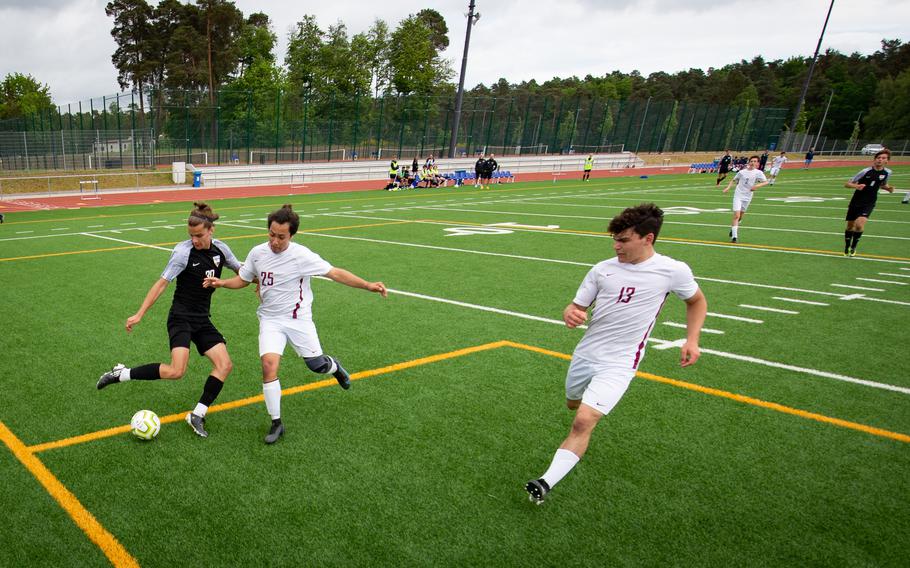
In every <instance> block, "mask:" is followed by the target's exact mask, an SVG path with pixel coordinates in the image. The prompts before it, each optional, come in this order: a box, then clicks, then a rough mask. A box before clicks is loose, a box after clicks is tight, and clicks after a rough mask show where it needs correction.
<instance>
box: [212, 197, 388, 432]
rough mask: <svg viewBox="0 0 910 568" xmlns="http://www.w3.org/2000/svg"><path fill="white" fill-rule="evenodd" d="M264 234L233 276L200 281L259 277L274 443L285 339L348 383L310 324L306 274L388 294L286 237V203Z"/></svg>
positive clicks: (291, 228)
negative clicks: (267, 237)
mask: <svg viewBox="0 0 910 568" xmlns="http://www.w3.org/2000/svg"><path fill="white" fill-rule="evenodd" d="M268 226H269V240H268V242H267V243H262V244H261V245H257V246H255V247H253V249H252V250H251V251H250V254H249V255H248V256H247V258H246V261H245V262H244V264H243V266H242V267H241V269H240V272H239V274H238V275H237V276H235V277H233V278H231V279H230V280H221V279H220V278H206V279H205V284H204V286H205V287H212V288H221V287H225V288H234V289H236V288H243V287H245V286H248V285H249V284H250V283H251V282H253V281H258V283H259V295H260V297H261V299H262V303H261V304H260V306H259V308H258V309H257V311H256V313H257V314H258V315H259V357H260V358H261V360H262V383H263V384H262V393H263V396H264V397H265V406H266V410H268V413H269V415H270V416H271V418H272V426H271V429H270V430H269V433H268V435H266V437H265V442H266V443H267V444H273V443H275V442H277V441H278V439H279V438H280V437H281V436H282V435H284V424H283V423H282V422H281V384H280V383H279V382H278V367H279V365H280V363H281V356H282V355H283V354H284V348H285V346H286V344H287V342H288V341H290V342H291V346H292V347H293V348H294V351H296V352H297V354H298V355H299V356H300V357H303V360H304V362H305V363H306V365H307V367H309V369H310V370H311V371H313V372H316V373H320V374H330V373H331V374H332V375H333V376H334V377H335V379H337V380H338V384H340V385H341V387H342V388H344V389H348V388H350V386H351V378H350V375H348V373H347V371H345V369H344V367H342V366H341V364H340V363H339V362H338V360H337V359H335V358H334V357H330V356H327V355H324V354H323V352H322V347H321V346H320V345H319V336H318V334H317V333H316V326H315V325H314V324H313V312H312V309H311V306H312V304H313V291H312V289H311V288H310V278H311V277H313V276H325V277H326V278H329V279H331V280H334V281H335V282H340V283H341V284H345V285H347V286H350V287H352V288H363V289H364V290H368V291H370V292H377V293H379V294H381V295H382V297H383V298H384V297H386V296H387V292H386V287H385V284H383V283H382V282H367V281H366V280H364V279H362V278H360V277H359V276H355V275H354V274H351V273H350V272H348V271H347V270H344V269H342V268H337V267H333V266H332V265H331V264H329V263H328V262H326V261H325V260H323V259H322V258H321V257H320V256H319V255H318V254H316V253H314V252H313V251H311V250H310V249H308V248H307V247H305V246H303V245H299V244H297V243H293V242H291V239H292V238H293V237H294V235H295V234H296V233H297V229H298V227H299V226H300V217H298V216H297V214H296V213H294V211H293V208H292V207H291V205H285V206H283V207H282V208H281V209H278V210H277V211H274V212H273V213H272V214H271V215H269V217H268Z"/></svg>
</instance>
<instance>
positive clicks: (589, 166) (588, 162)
mask: <svg viewBox="0 0 910 568" xmlns="http://www.w3.org/2000/svg"><path fill="white" fill-rule="evenodd" d="M593 169H594V154H588V157H587V158H585V175H583V176H582V178H581V179H582V180H583V181H588V180H589V179H591V170H593Z"/></svg>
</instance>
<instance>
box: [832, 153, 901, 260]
mask: <svg viewBox="0 0 910 568" xmlns="http://www.w3.org/2000/svg"><path fill="white" fill-rule="evenodd" d="M890 159H891V150H889V149H887V148H884V149H882V150H879V151H878V152H877V153H876V154H875V159H873V161H872V166H871V167H868V168H864V169H863V170H861V171H860V172H859V173H858V174H856V175H855V176H853V179H851V180H850V181H848V182H847V183H845V184H844V187H846V188H850V189H853V190H855V191H854V192H853V198H852V199H850V205H849V206H848V207H847V230H846V231H844V256H856V245H857V243H859V239H860V237H862V236H863V228H864V227H865V226H866V221H868V220H869V216H870V215H872V210H873V209H875V202H876V201H877V200H878V191H879V190H880V189H884V190H885V191H888V192H890V193H894V187H893V186H891V185H888V177H889V176H890V175H891V170H889V169H888V168H886V167H885V165H886V164H887V163H888V160H890Z"/></svg>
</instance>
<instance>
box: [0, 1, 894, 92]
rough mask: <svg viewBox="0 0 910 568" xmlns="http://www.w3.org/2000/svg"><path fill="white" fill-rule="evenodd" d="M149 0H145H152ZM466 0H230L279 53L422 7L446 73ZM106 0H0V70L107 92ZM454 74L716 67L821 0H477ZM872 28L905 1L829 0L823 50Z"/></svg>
mask: <svg viewBox="0 0 910 568" xmlns="http://www.w3.org/2000/svg"><path fill="white" fill-rule="evenodd" d="M150 3H154V0H152V1H151V2H150ZM468 3H469V0H437V1H432V2H419V1H414V0H411V1H406V0H385V1H382V2H377V1H362V0H346V1H340V2H306V1H301V0H269V1H263V0H236V5H237V7H238V8H239V9H240V10H241V11H242V12H243V13H244V15H248V14H250V13H252V12H255V11H264V12H265V13H267V14H268V15H269V17H270V18H271V20H272V23H273V27H274V31H275V33H276V34H277V35H278V57H279V60H280V61H283V60H284V51H285V49H286V46H287V35H288V30H289V29H290V28H291V27H293V26H294V24H295V23H296V22H297V21H299V20H300V19H301V17H302V16H303V15H304V14H314V15H315V16H316V18H317V21H318V23H319V25H320V27H322V28H323V29H325V28H327V27H328V26H329V25H330V24H333V23H335V22H336V21H339V20H340V21H342V22H344V23H345V24H346V25H347V27H348V31H349V33H350V34H351V35H353V34H355V33H358V32H361V31H365V30H367V29H368V28H369V27H370V25H371V24H372V22H373V21H374V20H375V19H376V18H381V19H383V20H385V21H386V22H388V24H389V26H390V27H391V28H393V29H394V27H395V26H397V24H398V22H399V21H400V20H402V19H404V18H406V17H407V16H408V14H411V13H416V12H418V11H420V10H421V9H423V8H424V7H432V8H435V9H436V10H438V11H439V12H440V13H441V14H442V15H443V17H445V20H446V23H447V24H448V26H449V41H450V45H449V48H448V50H447V51H446V53H445V54H444V55H445V56H446V57H447V58H448V59H449V60H451V61H452V67H453V68H454V69H455V72H456V80H457V73H458V70H459V69H460V66H461V56H462V50H463V49H464V36H465V26H466V18H465V14H466V13H467V6H468ZM105 4H106V0H105V1H103V0H0V76H6V74H8V73H13V72H20V73H27V74H31V75H32V76H33V77H35V78H36V79H38V80H39V81H41V82H42V83H46V84H47V85H49V86H50V89H51V95H52V96H53V99H54V102H55V103H56V104H64V105H65V104H66V103H70V102H77V101H79V100H88V98H90V97H101V96H102V95H110V94H114V93H116V92H117V91H118V90H119V89H118V87H117V73H116V70H115V69H114V66H113V65H112V64H111V55H112V54H113V52H114V50H115V49H116V45H115V44H114V40H113V39H112V38H111V35H110V29H111V25H112V20H111V19H110V18H108V17H107V16H106V15H105V14H104V6H105ZM476 4H477V11H478V12H480V14H481V18H480V20H479V21H478V23H477V25H476V26H475V27H474V29H473V30H472V32H471V34H472V35H471V47H470V57H469V60H468V69H467V77H466V81H465V85H466V86H467V87H472V86H474V85H476V84H477V83H485V84H487V85H489V84H490V83H492V82H495V81H496V80H498V79H499V78H500V77H505V78H506V79H508V80H509V82H512V83H516V82H520V81H523V80H529V79H536V80H537V81H538V82H542V81H545V80H547V79H550V78H552V77H554V76H559V77H569V76H572V75H577V76H579V77H584V76H585V75H586V74H591V75H595V76H597V75H604V74H606V73H609V72H610V71H613V70H620V71H623V72H630V71H632V70H633V69H638V70H639V71H640V72H641V73H642V74H643V75H645V76H647V75H648V74H650V73H653V72H655V71H666V72H669V73H673V72H676V71H680V70H684V69H689V68H693V67H695V68H702V69H707V68H708V67H720V66H723V65H725V64H727V63H732V62H735V61H739V60H740V59H751V58H753V57H755V56H756V55H762V56H763V57H764V58H765V59H767V60H772V59H778V58H786V57H788V56H791V55H803V56H811V55H812V52H813V51H814V49H815V44H816V42H817V41H818V35H819V33H820V32H821V27H822V24H823V23H824V20H825V13H826V11H827V9H828V5H829V1H828V0H768V1H765V2H745V1H739V0H727V1H726V2H717V1H708V0H637V1H632V0H558V1H555V0H547V1H544V0H521V1H519V0H476ZM882 38H889V39H894V38H897V39H901V40H903V41H905V42H906V41H910V0H836V1H835V5H834V11H833V12H832V14H831V20H830V22H829V23H828V29H827V32H826V33H825V39H824V42H823V44H822V50H824V49H826V48H833V49H837V50H838V51H841V52H844V53H852V52H854V51H858V52H860V53H863V54H869V53H872V52H874V51H876V50H877V49H878V48H879V47H880V41H881V39H882Z"/></svg>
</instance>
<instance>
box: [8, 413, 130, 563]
mask: <svg viewBox="0 0 910 568" xmlns="http://www.w3.org/2000/svg"><path fill="white" fill-rule="evenodd" d="M0 439H2V440H3V443H4V444H6V446H7V447H8V448H9V449H10V451H11V452H12V453H13V455H14V456H16V459H18V460H19V461H20V462H22V465H24V466H25V468H26V469H28V471H29V473H31V474H32V475H33V476H35V479H37V480H38V482H39V483H41V485H42V486H44V489H45V490H46V491H47V492H48V493H50V495H51V497H53V498H54V500H55V501H57V503H59V504H60V506H61V507H62V508H63V510H64V511H66V513H67V514H68V515H69V516H70V518H72V519H73V522H75V523H76V526H78V527H79V528H80V529H82V532H84V533H85V535H86V536H87V537H88V538H89V540H91V541H92V542H94V543H95V545H96V546H97V547H98V548H100V549H101V552H103V553H104V555H105V556H107V559H108V560H110V562H111V564H113V565H114V566H116V567H118V568H119V567H121V566H122V567H132V566H136V567H138V566H139V563H138V562H137V561H136V559H135V558H133V556H132V555H131V554H130V553H129V552H127V550H126V549H125V548H124V547H123V545H122V544H120V541H118V540H117V539H116V538H115V537H114V535H112V534H111V533H109V532H108V531H107V529H105V528H104V527H103V526H102V525H101V523H99V522H98V519H96V518H95V516H94V515H92V514H91V513H90V512H89V511H88V509H86V508H85V507H84V506H83V505H82V503H80V502H79V500H78V499H77V498H76V496H75V495H73V494H72V493H71V492H70V490H69V489H67V488H66V486H65V485H63V484H62V483H61V482H60V480H59V479H57V477H56V476H55V475H54V474H53V473H51V472H50V470H49V469H47V467H46V466H45V465H44V464H43V463H42V462H41V460H39V459H38V458H37V457H35V455H34V452H32V451H31V450H29V449H28V448H26V447H25V444H23V443H22V441H21V440H20V439H19V438H18V437H17V436H16V435H15V434H13V433H12V431H10V429H9V428H7V427H6V424H4V423H3V422H2V421H0Z"/></svg>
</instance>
